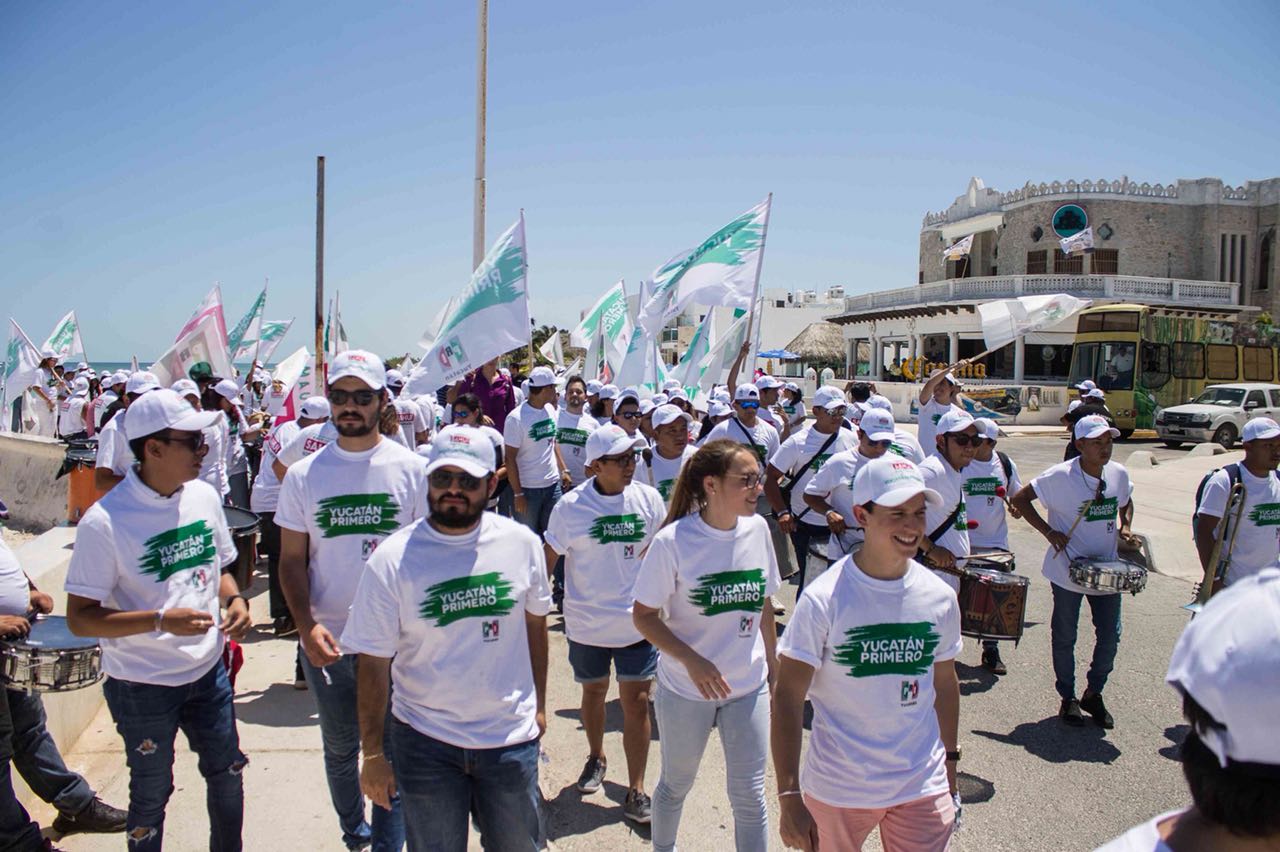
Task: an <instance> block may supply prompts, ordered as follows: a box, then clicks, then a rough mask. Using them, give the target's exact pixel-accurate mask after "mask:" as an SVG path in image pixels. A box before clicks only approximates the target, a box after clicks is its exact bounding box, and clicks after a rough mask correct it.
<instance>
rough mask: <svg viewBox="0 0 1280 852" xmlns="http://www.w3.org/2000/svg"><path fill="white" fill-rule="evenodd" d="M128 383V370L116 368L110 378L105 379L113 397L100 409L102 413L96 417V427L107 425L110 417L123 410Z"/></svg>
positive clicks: (100, 427)
mask: <svg viewBox="0 0 1280 852" xmlns="http://www.w3.org/2000/svg"><path fill="white" fill-rule="evenodd" d="M128 383H129V371H128V370H116V371H115V372H114V373H112V374H111V378H110V379H108V380H107V385H108V386H109V387H110V388H111V393H112V394H114V395H115V398H114V399H112V400H111V401H110V402H108V403H107V404H106V406H105V407H104V408H103V409H102V415H101V417H99V418H98V429H99V430H101V429H102V428H103V427H104V426H106V425H107V422H108V421H110V420H111V418H113V417H115V416H116V415H117V414H119V413H120V412H121V411H124V407H125V404H126V402H127V401H126V400H125V397H124V394H125V386H126V385H128Z"/></svg>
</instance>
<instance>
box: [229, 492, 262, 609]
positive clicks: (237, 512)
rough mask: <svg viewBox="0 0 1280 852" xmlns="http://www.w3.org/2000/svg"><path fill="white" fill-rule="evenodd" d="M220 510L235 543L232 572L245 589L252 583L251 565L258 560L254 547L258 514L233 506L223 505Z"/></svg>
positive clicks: (256, 536)
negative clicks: (234, 561)
mask: <svg viewBox="0 0 1280 852" xmlns="http://www.w3.org/2000/svg"><path fill="white" fill-rule="evenodd" d="M222 512H223V514H224V515H225V516H226V518H227V526H228V527H229V528H230V530H231V538H232V539H234V540H235V543H236V564H235V567H234V568H233V569H232V574H233V576H234V577H235V578H236V583H237V584H239V586H240V588H241V589H242V590H243V589H247V588H249V586H250V585H251V584H252V583H253V566H254V563H256V562H257V560H258V555H257V550H256V548H255V547H254V545H255V543H256V541H257V538H258V516H257V515H255V514H254V513H253V512H250V511H247V510H245V509H237V508H236V507H235V506H223V507H222Z"/></svg>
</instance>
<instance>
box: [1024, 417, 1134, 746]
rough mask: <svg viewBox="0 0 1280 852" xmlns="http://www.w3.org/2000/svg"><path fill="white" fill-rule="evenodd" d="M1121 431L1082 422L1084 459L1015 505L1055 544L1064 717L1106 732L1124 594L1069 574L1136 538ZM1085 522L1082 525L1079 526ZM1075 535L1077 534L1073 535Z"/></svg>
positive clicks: (1066, 465) (1049, 571)
mask: <svg viewBox="0 0 1280 852" xmlns="http://www.w3.org/2000/svg"><path fill="white" fill-rule="evenodd" d="M1119 436H1120V432H1119V430H1117V429H1114V428H1112V426H1111V425H1110V424H1109V423H1108V422H1107V421H1106V419H1105V418H1103V417H1100V416H1096V415H1094V416H1090V417H1082V418H1081V419H1080V420H1078V421H1076V425H1075V439H1076V446H1077V447H1078V448H1079V449H1080V455H1079V456H1078V457H1077V458H1074V459H1072V460H1071V461H1069V462H1062V463H1061V464H1056V465H1054V466H1053V467H1051V468H1049V469H1048V470H1046V471H1045V472H1044V473H1042V474H1040V475H1039V476H1037V477H1036V478H1035V479H1033V480H1031V482H1029V483H1028V484H1027V485H1025V486H1024V487H1023V488H1022V490H1021V491H1019V492H1018V493H1017V494H1016V495H1014V498H1013V500H1012V501H1011V502H1012V504H1013V507H1014V508H1015V509H1017V510H1018V511H1019V512H1021V513H1022V516H1023V517H1024V518H1025V519H1026V521H1027V523H1029V524H1031V526H1032V527H1033V528H1034V529H1035V531H1036V532H1038V533H1040V534H1041V535H1042V536H1044V537H1045V538H1046V539H1048V541H1049V548H1048V549H1047V550H1046V551H1045V554H1044V566H1043V568H1042V569H1041V573H1042V574H1044V576H1045V577H1046V578H1047V579H1048V580H1049V582H1050V583H1051V584H1052V585H1051V587H1052V589H1053V615H1052V618H1051V620H1050V636H1051V640H1052V647H1053V673H1054V680H1055V683H1054V686H1055V687H1056V688H1057V690H1058V695H1059V696H1060V697H1061V699H1062V704H1061V706H1060V707H1059V710H1058V715H1059V716H1061V718H1062V720H1063V721H1064V722H1065V723H1066V724H1068V725H1072V726H1080V725H1083V724H1084V716H1083V715H1082V714H1081V710H1083V711H1084V712H1086V713H1088V714H1089V715H1090V716H1092V717H1093V720H1094V722H1096V723H1097V724H1098V725H1099V726H1101V727H1103V728H1112V727H1115V721H1114V720H1113V719H1112V717H1111V714H1110V713H1109V712H1107V707H1106V705H1105V704H1104V703H1103V701H1102V690H1103V688H1104V687H1105V686H1106V684H1107V676H1108V675H1109V674H1111V669H1112V668H1113V666H1114V665H1115V659H1116V650H1117V649H1118V648H1119V646H1120V600H1121V598H1122V597H1123V595H1122V594H1121V593H1120V592H1116V591H1099V590H1097V589H1089V588H1085V587H1084V586H1080V585H1077V584H1076V583H1074V582H1072V580H1071V577H1070V575H1069V573H1068V571H1067V568H1068V566H1069V565H1070V563H1071V560H1073V559H1076V558H1078V557H1086V558H1093V559H1115V558H1116V556H1117V546H1118V544H1119V540H1120V536H1121V535H1126V536H1127V535H1128V533H1129V524H1130V523H1131V521H1132V518H1133V504H1132V502H1131V501H1130V499H1129V498H1130V496H1131V492H1132V490H1133V489H1132V488H1131V486H1130V484H1129V473H1128V471H1126V470H1125V468H1124V465H1121V464H1118V463H1116V462H1113V461H1111V449H1112V441H1113V440H1114V439H1115V438H1118V437H1119ZM1035 500H1039V501H1040V502H1041V503H1043V504H1044V505H1045V508H1046V509H1048V511H1049V518H1048V520H1047V521H1046V520H1045V519H1044V518H1043V517H1041V515H1040V512H1039V511H1037V509H1036V507H1035V505H1034V501H1035ZM1077 519H1078V520H1079V523H1077ZM1068 531H1071V535H1070V537H1068V536H1067V532H1068ZM1086 597H1087V598H1088V599H1089V610H1090V612H1091V613H1092V615H1093V629H1094V635H1095V637H1096V642H1095V644H1094V647H1093V661H1092V662H1091V663H1090V664H1089V674H1088V688H1087V689H1086V690H1085V692H1084V694H1083V695H1081V696H1080V699H1079V700H1076V691H1075V690H1076V657H1075V649H1076V631H1077V627H1078V624H1079V621H1080V604H1081V603H1082V601H1083V599H1084V598H1086Z"/></svg>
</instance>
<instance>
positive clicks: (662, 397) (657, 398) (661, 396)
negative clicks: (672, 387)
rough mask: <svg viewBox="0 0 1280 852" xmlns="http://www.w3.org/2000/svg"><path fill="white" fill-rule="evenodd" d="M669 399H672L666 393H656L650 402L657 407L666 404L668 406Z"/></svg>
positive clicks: (650, 398)
mask: <svg viewBox="0 0 1280 852" xmlns="http://www.w3.org/2000/svg"><path fill="white" fill-rule="evenodd" d="M669 399H670V397H668V396H667V395H666V394H665V393H655V394H654V395H653V396H651V397H649V400H650V401H651V402H652V403H653V404H654V405H655V406H657V405H666V404H667V401H668V400H669Z"/></svg>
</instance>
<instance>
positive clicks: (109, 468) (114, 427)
mask: <svg viewBox="0 0 1280 852" xmlns="http://www.w3.org/2000/svg"><path fill="white" fill-rule="evenodd" d="M159 388H160V383H159V382H158V381H156V377H155V374H154V373H148V372H137V373H134V374H132V375H131V376H129V380H128V382H127V383H126V384H125V393H124V405H125V409H126V411H122V412H120V414H118V415H116V416H115V417H112V418H111V419H110V420H108V421H107V423H106V425H105V426H103V427H102V431H100V432H99V433H98V455H97V458H96V459H95V460H94V470H93V484H94V486H95V487H96V488H97V489H98V490H99V491H110V490H111V489H112V488H114V487H115V486H116V485H117V484H119V483H120V482H121V481H122V480H123V479H124V477H125V474H127V473H128V472H129V468H131V467H133V463H134V457H133V453H132V452H130V450H129V443H128V442H129V438H128V437H127V433H126V432H125V430H124V421H125V419H126V412H127V409H128V406H129V405H130V404H131V403H132V402H133V401H134V400H137V399H138V398H140V397H141V396H142V395H143V394H145V393H149V392H151V391H154V390H158V389H159Z"/></svg>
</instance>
